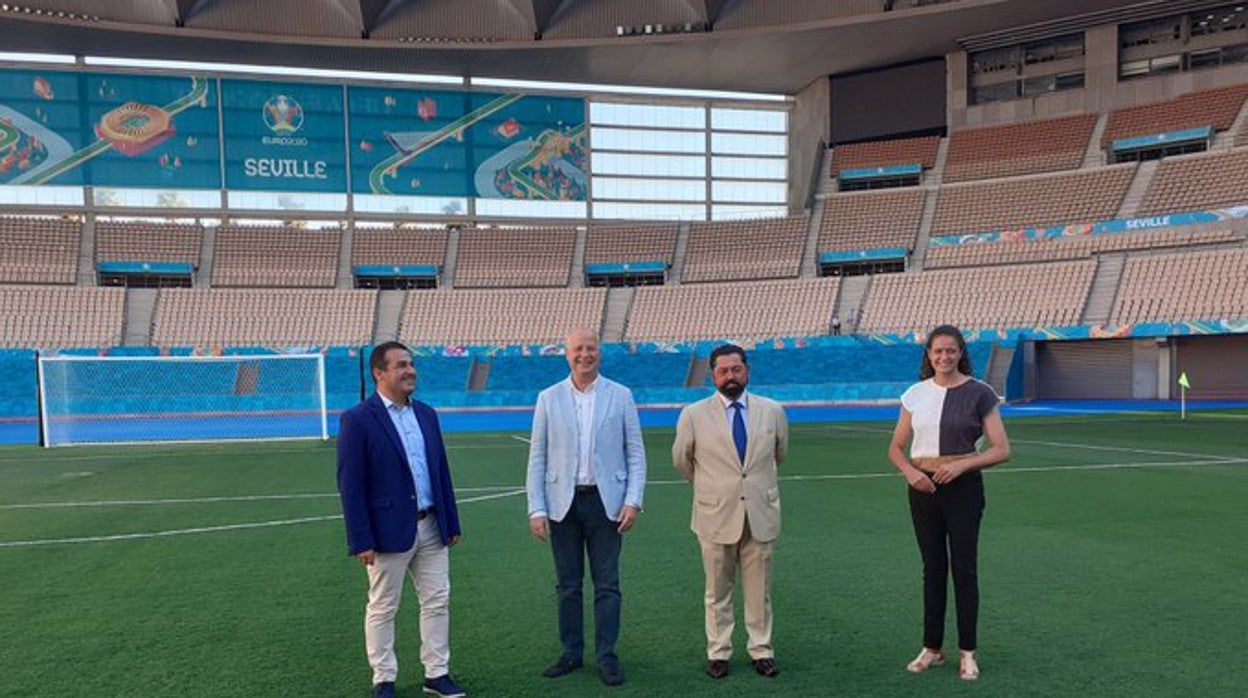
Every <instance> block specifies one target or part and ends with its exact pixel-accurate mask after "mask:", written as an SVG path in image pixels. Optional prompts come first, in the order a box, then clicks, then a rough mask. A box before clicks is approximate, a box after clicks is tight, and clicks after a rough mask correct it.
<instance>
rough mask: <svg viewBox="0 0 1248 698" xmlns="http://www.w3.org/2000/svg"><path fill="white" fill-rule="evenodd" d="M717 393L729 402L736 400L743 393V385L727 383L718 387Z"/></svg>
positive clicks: (734, 382) (732, 382)
mask: <svg viewBox="0 0 1248 698" xmlns="http://www.w3.org/2000/svg"><path fill="white" fill-rule="evenodd" d="M719 392H721V393H723V395H724V397H726V398H728V399H729V400H736V399H737V398H739V397H741V393H744V392H745V385H744V384H742V383H738V382H736V381H729V382H727V383H724V384H723V385H721V386H719Z"/></svg>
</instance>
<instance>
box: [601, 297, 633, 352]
mask: <svg viewBox="0 0 1248 698" xmlns="http://www.w3.org/2000/svg"><path fill="white" fill-rule="evenodd" d="M636 296H637V287H636V286H620V287H617V288H609V289H607V301H606V307H605V308H603V311H602V335H601V336H602V341H604V342H621V341H623V340H624V330H626V329H628V311H629V310H631V309H632V307H633V298H635V297H636Z"/></svg>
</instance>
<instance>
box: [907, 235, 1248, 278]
mask: <svg viewBox="0 0 1248 698" xmlns="http://www.w3.org/2000/svg"><path fill="white" fill-rule="evenodd" d="M1243 239H1244V234H1243V233H1240V232H1235V231H1233V230H1215V231H1211V232H1192V231H1190V230H1183V229H1170V230H1142V231H1139V232H1134V233H1116V234H1110V235H1066V236H1064V237H1060V238H1054V239H1048V240H1018V241H1001V242H986V243H969V244H962V245H943V246H940V247H931V248H928V251H927V257H926V258H925V259H924V261H923V267H924V268H925V269H944V268H949V267H978V266H989V265H993V264H1017V263H1027V262H1055V261H1059V260H1064V259H1086V258H1088V257H1090V256H1092V255H1093V254H1097V253H1103V252H1121V251H1124V250H1148V249H1160V248H1166V247H1186V246H1195V245H1212V244H1218V243H1226V242H1236V241H1242V240H1243Z"/></svg>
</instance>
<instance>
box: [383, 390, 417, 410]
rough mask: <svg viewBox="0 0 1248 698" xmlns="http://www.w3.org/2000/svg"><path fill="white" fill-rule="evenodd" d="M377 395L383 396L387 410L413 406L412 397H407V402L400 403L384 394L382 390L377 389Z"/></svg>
mask: <svg viewBox="0 0 1248 698" xmlns="http://www.w3.org/2000/svg"><path fill="white" fill-rule="evenodd" d="M377 397H379V398H381V404H383V405H385V406H386V409H387V410H398V411H402V410H403V409H405V408H407V407H411V406H412V399H411V398H410V397H409V398H408V399H407V404H403V403H398V402H395V401H394V400H391V399H390V398H388V397H386V396H385V395H382V394H381V391H380V390H379V391H377Z"/></svg>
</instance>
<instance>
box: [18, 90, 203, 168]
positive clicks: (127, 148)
mask: <svg viewBox="0 0 1248 698" xmlns="http://www.w3.org/2000/svg"><path fill="white" fill-rule="evenodd" d="M219 162H220V157H219V155H218V147H217V108H216V95H215V82H213V81H210V80H208V79H207V78H204V77H199V76H187V77H155V76H138V75H108V74H103V73H69V72H57V71H27V70H13V71H8V70H6V71H0V184H28V185H39V184H59V185H71V186H74V185H84V184H88V185H94V186H103V187H111V186H116V187H163V188H168V187H175V186H176V187H177V188H181V189H199V188H206V189H218V188H220V186H221V176H220V165H219Z"/></svg>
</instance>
